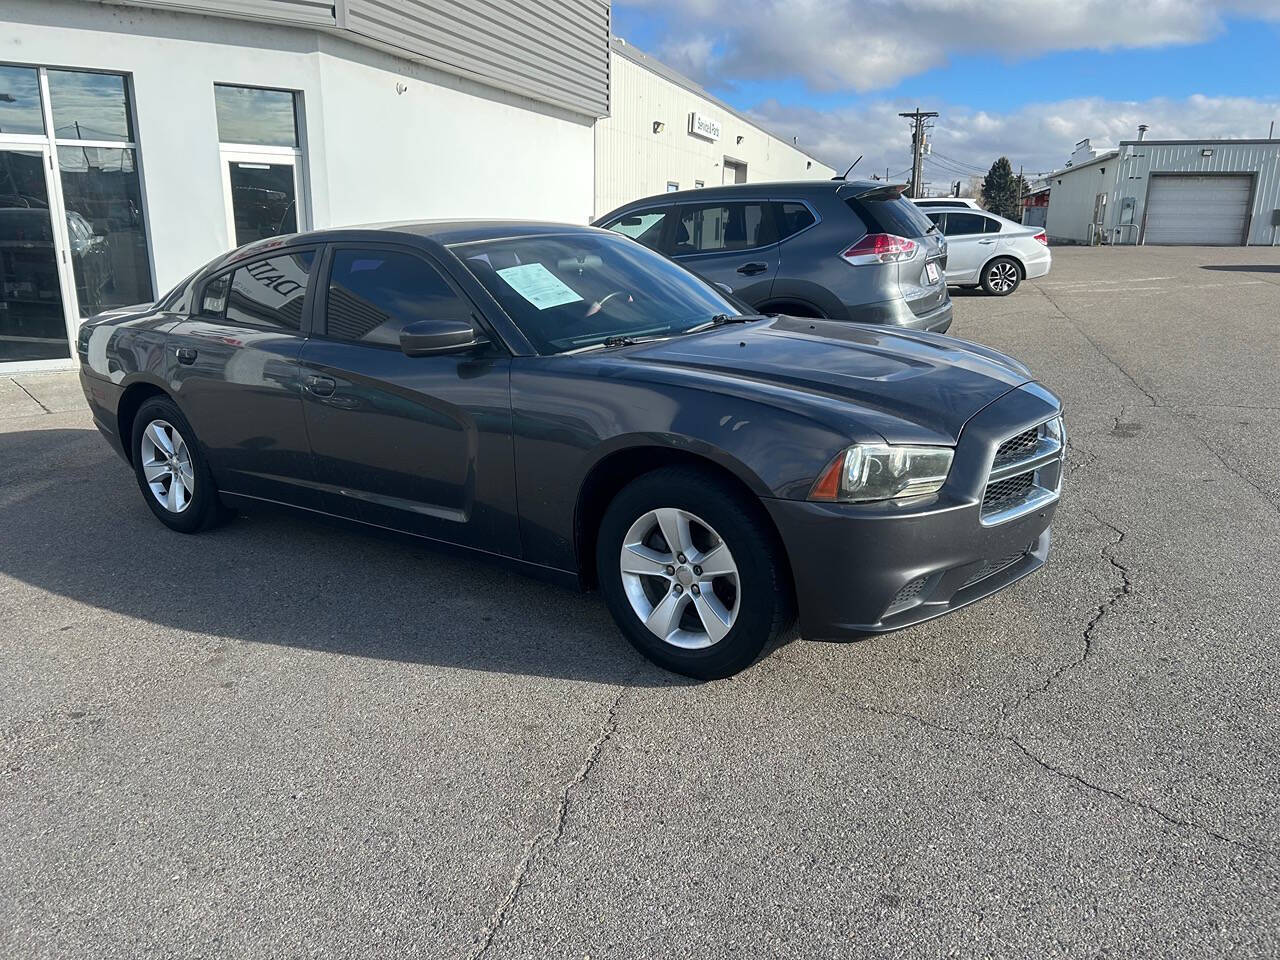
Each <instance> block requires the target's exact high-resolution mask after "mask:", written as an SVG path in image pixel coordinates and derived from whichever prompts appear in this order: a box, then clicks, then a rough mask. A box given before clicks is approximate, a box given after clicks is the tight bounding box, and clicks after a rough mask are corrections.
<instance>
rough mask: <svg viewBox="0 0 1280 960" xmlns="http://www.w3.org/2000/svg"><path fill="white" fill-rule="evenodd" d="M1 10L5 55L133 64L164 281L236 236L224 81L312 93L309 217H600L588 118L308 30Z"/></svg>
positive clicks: (31, 3)
mask: <svg viewBox="0 0 1280 960" xmlns="http://www.w3.org/2000/svg"><path fill="white" fill-rule="evenodd" d="M3 17H4V20H5V23H4V28H3V30H0V62H9V63H21V64H31V65H38V66H50V67H78V68H84V69H89V70H103V71H111V72H116V73H124V74H127V75H129V76H130V77H131V90H132V96H133V110H134V118H135V123H136V127H137V139H138V145H139V148H140V152H141V170H142V179H143V184H142V187H143V196H144V204H145V208H146V209H145V213H146V218H147V233H148V241H149V245H150V248H151V251H152V259H153V268H154V269H153V276H154V277H155V282H156V287H157V290H158V291H163V290H164V289H166V288H167V287H169V286H171V285H172V284H174V283H176V282H177V281H178V280H180V279H182V277H183V276H185V275H186V274H187V273H189V272H191V271H192V270H194V269H195V268H196V267H198V266H200V265H201V264H203V263H205V262H207V261H208V260H211V259H212V258H213V257H215V256H217V255H218V254H220V253H222V252H224V251H226V250H228V249H230V247H231V246H232V243H231V240H230V238H229V237H228V235H227V224H226V213H225V209H226V208H225V201H224V198H223V192H222V182H221V168H220V162H219V154H218V129H217V117H216V113H215V109H214V96H213V85H214V83H215V82H217V83H228V84H241V85H246V86H264V87H277V88H281V89H287V90H295V91H298V92H300V93H301V94H302V114H303V117H302V121H303V135H304V140H305V148H306V167H305V171H304V179H305V189H306V192H307V194H308V199H309V202H310V210H311V221H312V222H311V226H313V227H328V226H336V225H341V224H348V223H369V222H374V221H378V220H391V219H425V218H432V217H472V216H478V217H485V216H491V217H497V216H502V217H528V218H534V219H553V220H566V221H571V222H578V223H585V222H587V220H588V219H589V218H590V215H591V212H592V201H593V169H592V166H593V149H594V145H593V136H592V118H589V117H585V116H578V115H575V114H572V113H570V112H568V111H560V110H558V108H554V107H549V106H546V105H542V104H537V103H535V102H534V101H532V100H527V99H525V98H521V97H518V96H516V95H514V94H507V93H503V92H500V91H497V90H494V89H492V88H488V87H484V86H481V85H479V84H475V83H471V82H469V81H466V80H463V79H461V78H457V77H454V76H451V75H449V74H444V73H440V72H437V71H434V70H431V69H429V68H427V67H422V66H418V65H415V64H412V63H410V62H408V61H405V60H401V59H399V58H396V57H393V56H390V55H387V54H382V53H380V52H378V51H376V50H371V49H368V48H365V47H363V46H359V45H356V44H354V43H350V42H348V41H344V40H341V39H340V38H336V37H331V36H328V35H325V34H320V33H318V32H315V31H311V30H306V29H298V28H292V27H284V26H275V25H270V24H263V23H250V22H245V21H236V20H224V19H218V18H211V17H201V16H192V15H185V14H178V13H170V12H165V11H159V10H144V9H137V8H124V7H113V6H107V5H98V4H88V3H82V2H78V0H6V3H5V7H4V13H3ZM397 83H400V84H403V85H404V86H405V87H406V88H407V89H406V90H405V92H404V93H398V92H397V89H396V85H397Z"/></svg>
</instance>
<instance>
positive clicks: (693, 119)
mask: <svg viewBox="0 0 1280 960" xmlns="http://www.w3.org/2000/svg"><path fill="white" fill-rule="evenodd" d="M689 133H690V134H692V135H693V136H695V137H702V138H703V139H704V140H719V139H720V121H719V120H714V119H712V118H711V117H704V116H703V115H702V114H700V113H691V114H689Z"/></svg>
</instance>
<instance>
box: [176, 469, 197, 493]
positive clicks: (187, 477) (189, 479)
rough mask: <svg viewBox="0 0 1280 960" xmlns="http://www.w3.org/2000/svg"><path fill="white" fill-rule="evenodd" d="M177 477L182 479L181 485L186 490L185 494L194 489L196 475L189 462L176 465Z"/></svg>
mask: <svg viewBox="0 0 1280 960" xmlns="http://www.w3.org/2000/svg"><path fill="white" fill-rule="evenodd" d="M178 476H179V477H181V478H182V485H183V486H184V487H186V488H187V493H190V492H191V491H192V490H194V489H195V488H196V475H195V472H194V471H193V470H192V469H191V463H190V462H187V463H180V464H178Z"/></svg>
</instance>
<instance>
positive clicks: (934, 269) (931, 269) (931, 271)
mask: <svg viewBox="0 0 1280 960" xmlns="http://www.w3.org/2000/svg"><path fill="white" fill-rule="evenodd" d="M924 275H925V276H926V277H928V278H929V282H930V283H937V282H938V265H937V264H936V263H934V262H933V261H932V260H931V261H929V262H928V263H926V264H925V265H924Z"/></svg>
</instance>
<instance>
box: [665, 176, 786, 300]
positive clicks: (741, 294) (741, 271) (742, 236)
mask: <svg viewBox="0 0 1280 960" xmlns="http://www.w3.org/2000/svg"><path fill="white" fill-rule="evenodd" d="M669 238H670V239H669V241H668V242H669V244H670V247H669V250H668V251H666V252H667V254H668V256H670V257H671V258H672V259H674V260H676V261H677V262H678V263H680V264H681V265H682V266H685V267H687V268H688V269H690V270H692V271H693V272H694V273H696V274H698V275H699V276H701V277H702V278H703V279H705V280H709V281H711V282H712V283H723V284H725V285H727V286H728V287H729V288H730V289H731V290H732V291H733V294H734V296H736V297H738V298H739V299H741V300H745V301H746V302H747V303H749V304H751V305H752V306H758V305H759V304H761V303H763V302H764V301H765V300H767V299H768V298H769V295H770V294H771V293H772V291H773V281H774V278H775V277H776V276H777V274H778V229H777V224H776V223H775V221H774V209H773V204H772V203H771V202H770V201H769V200H765V199H761V200H733V201H718V202H711V203H686V204H683V205H681V206H680V207H679V208H678V209H677V211H676V218H675V222H674V224H673V229H672V231H671V233H670V234H669Z"/></svg>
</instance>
